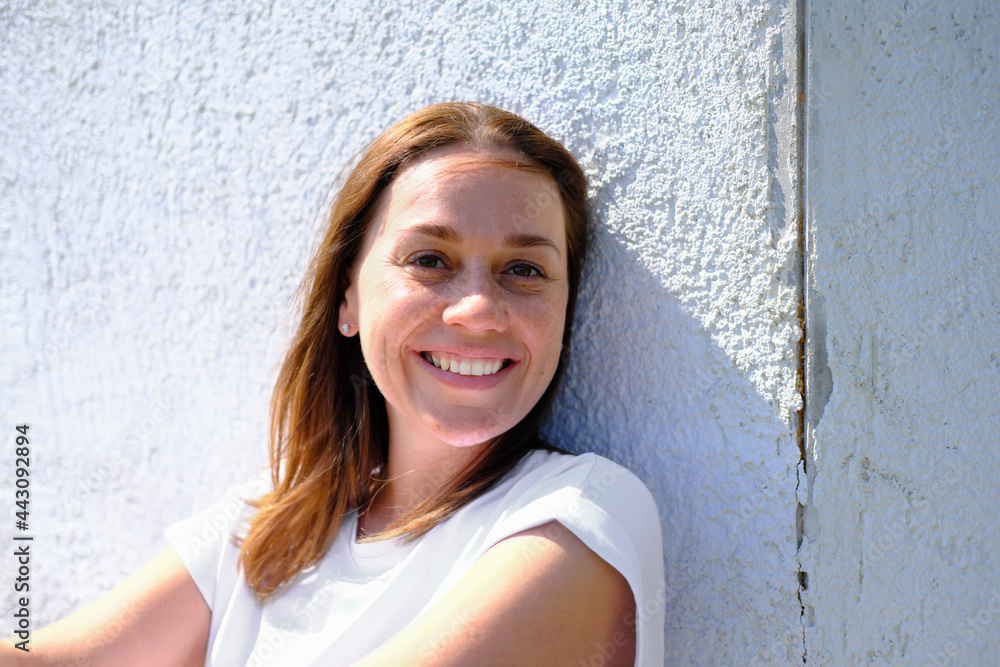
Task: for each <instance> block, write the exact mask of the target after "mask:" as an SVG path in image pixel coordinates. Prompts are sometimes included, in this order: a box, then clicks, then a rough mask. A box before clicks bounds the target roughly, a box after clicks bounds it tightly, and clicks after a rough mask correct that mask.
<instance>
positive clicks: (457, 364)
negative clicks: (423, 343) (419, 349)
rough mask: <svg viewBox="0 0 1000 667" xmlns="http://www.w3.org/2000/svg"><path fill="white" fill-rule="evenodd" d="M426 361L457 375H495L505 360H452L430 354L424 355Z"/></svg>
mask: <svg viewBox="0 0 1000 667" xmlns="http://www.w3.org/2000/svg"><path fill="white" fill-rule="evenodd" d="M424 359H426V360H427V361H429V362H431V363H432V364H434V365H435V366H437V367H438V368H440V369H441V370H443V371H448V372H449V373H455V374H456V375H476V376H482V375H493V374H494V373H496V372H498V371H499V370H500V369H501V368H503V365H504V361H505V360H504V359H497V360H496V361H489V360H483V359H451V358H448V357H439V356H438V355H436V354H431V353H429V352H425V353H424Z"/></svg>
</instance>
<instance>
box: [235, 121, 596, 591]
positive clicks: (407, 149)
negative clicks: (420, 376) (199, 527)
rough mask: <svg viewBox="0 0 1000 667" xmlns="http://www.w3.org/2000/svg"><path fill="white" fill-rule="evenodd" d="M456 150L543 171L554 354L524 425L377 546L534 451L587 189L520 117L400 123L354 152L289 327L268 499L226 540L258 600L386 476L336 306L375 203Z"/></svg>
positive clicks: (382, 441)
mask: <svg viewBox="0 0 1000 667" xmlns="http://www.w3.org/2000/svg"><path fill="white" fill-rule="evenodd" d="M458 144H463V145H469V146H472V147H477V148H483V149H512V150H513V151H516V152H517V153H519V156H520V157H519V159H518V160H517V163H518V168H527V169H532V170H537V171H538V172H540V173H544V174H548V175H549V176H550V177H551V178H552V179H553V180H554V181H555V183H556V185H557V186H558V189H559V193H560V196H561V199H562V205H563V211H564V213H565V219H566V238H567V246H568V250H569V252H568V255H569V256H568V265H569V266H568V268H569V302H568V305H567V308H566V324H565V328H564V335H563V353H562V354H561V355H560V359H559V364H558V367H557V369H556V372H555V375H554V377H553V379H552V382H551V384H550V385H549V386H548V388H547V389H546V391H545V392H544V393H543V394H542V397H541V398H540V399H539V401H538V403H537V404H536V405H535V407H534V408H533V409H532V410H531V411H530V412H529V413H528V415H527V416H525V417H524V419H522V420H521V421H520V422H519V423H518V424H517V425H515V426H514V427H513V428H511V429H510V430H509V431H507V432H506V433H504V434H503V435H500V436H499V437H497V438H496V439H495V440H494V442H493V443H491V445H490V446H489V447H486V448H483V452H482V454H480V455H479V456H478V457H477V458H476V459H475V460H474V461H472V462H471V463H470V464H468V465H467V466H466V467H465V468H464V469H462V470H459V471H456V474H455V476H454V478H453V480H454V481H453V482H452V483H451V484H449V485H445V486H443V487H442V489H441V490H439V491H438V492H437V493H432V494H428V495H429V497H428V498H427V499H425V500H424V501H422V502H421V503H420V504H418V505H417V506H416V507H414V508H413V509H412V510H411V511H410V512H408V513H407V514H406V515H405V516H403V517H402V518H400V519H399V520H397V521H396V522H394V523H393V524H391V525H389V526H388V527H387V528H386V529H385V530H384V531H383V532H382V533H381V534H380V535H379V536H378V537H379V538H389V537H402V538H404V539H416V538H418V537H419V536H421V535H423V534H424V533H426V532H427V531H428V530H430V529H431V528H433V527H434V526H436V525H438V524H439V523H441V522H442V521H444V520H445V519H447V518H448V517H449V516H451V515H452V514H454V513H455V512H456V511H458V510H459V509H460V508H461V507H463V506H464V505H466V504H467V503H469V502H470V501H472V500H474V499H475V498H476V497H478V496H479V495H481V494H482V493H484V492H485V491H486V490H488V489H489V488H490V487H491V486H492V485H494V484H495V483H496V482H497V481H499V480H500V479H501V478H502V477H503V476H504V475H505V474H506V473H507V472H509V471H510V470H511V469H512V468H513V467H514V466H515V465H516V464H517V462H518V461H519V460H520V459H521V458H522V457H523V456H524V455H525V454H526V453H527V452H529V451H530V450H532V449H536V448H544V447H546V445H545V444H544V443H543V442H542V441H541V440H540V439H539V436H538V430H539V427H540V425H541V422H542V418H543V417H544V415H545V413H546V411H547V410H548V408H549V405H550V404H551V402H552V399H553V397H554V395H555V392H556V388H557V386H558V384H559V380H560V379H561V377H562V375H563V373H564V372H565V366H566V362H567V359H568V354H567V352H568V350H569V343H570V333H571V325H572V321H573V311H574V308H575V305H576V293H577V287H578V285H579V281H580V269H581V266H582V263H583V256H584V252H585V247H586V236H587V233H586V230H587V220H588V217H589V205H588V202H587V180H586V177H585V176H584V173H583V171H582V170H581V169H580V166H579V165H578V164H577V162H576V160H575V159H574V158H573V156H572V155H571V154H570V153H569V151H567V150H566V149H565V148H563V146H562V145H560V144H559V142H557V141H555V140H554V139H552V138H550V137H548V136H547V135H545V134H544V133H543V132H542V131H541V130H539V129H538V128H536V127H535V126H534V125H532V124H531V123H529V122H528V121H526V120H524V119H523V118H521V117H519V116H517V115H515V114H513V113H510V112H508V111H504V110H502V109H498V108H496V107H494V106H490V105H487V104H480V103H468V102H453V103H444V104H435V105H432V106H429V107H427V108H425V109H422V110H420V111H417V112H416V113H413V114H411V115H409V116H407V117H405V118H403V119H402V120H400V121H399V122H397V123H396V124H395V125H393V126H392V127H390V128H389V129H388V130H386V131H385V132H383V133H382V134H381V135H379V136H378V137H376V138H375V139H374V140H373V141H372V142H371V143H370V144H369V145H368V147H367V148H366V149H365V150H364V151H363V152H362V153H361V155H360V158H359V159H358V161H357V164H356V165H355V167H354V168H353V169H352V170H351V172H350V173H349V174H348V176H347V178H346V180H345V182H344V185H343V187H342V188H341V189H340V192H339V193H338V194H337V196H336V198H335V199H334V201H333V204H332V206H331V208H330V212H329V215H328V216H327V218H326V227H325V232H324V233H323V236H322V240H321V242H320V245H319V248H318V250H317V252H316V255H315V257H313V259H312V263H311V265H310V267H309V270H308V272H307V273H306V276H305V278H304V280H303V282H302V285H301V286H300V296H301V299H302V314H301V320H300V321H299V322H298V327H297V330H296V332H295V334H294V337H293V339H292V341H291V344H290V346H289V349H288V352H287V354H286V356H285V359H284V362H283V364H282V366H281V371H280V373H279V376H278V379H277V382H276V384H275V387H274V394H273V395H272V398H271V417H270V447H269V452H270V469H271V481H272V490H271V491H270V492H269V493H267V494H265V495H264V496H262V497H261V498H259V499H257V500H255V501H252V502H251V505H253V506H254V507H256V508H257V512H256V513H255V514H254V516H253V518H252V519H251V521H250V524H249V527H248V529H247V532H246V535H245V536H244V537H242V538H241V539H239V544H240V555H239V565H240V568H241V569H242V571H243V576H244V578H245V580H246V582H247V585H248V586H250V588H251V589H253V590H254V591H255V593H256V594H257V596H258V597H259V598H260V599H266V598H268V597H269V596H270V595H271V594H273V593H274V592H275V590H277V589H278V588H279V587H280V586H281V585H282V584H284V583H286V582H288V581H290V580H291V579H292V578H293V577H295V575H297V574H298V573H299V572H301V571H302V570H303V569H304V568H306V567H309V566H311V565H313V564H315V563H317V562H318V561H319V560H320V559H322V558H323V556H324V555H325V554H326V551H327V549H329V547H330V544H331V543H332V541H333V539H334V537H335V536H336V534H337V531H338V530H339V529H340V525H341V522H342V520H343V517H344V515H345V513H347V512H349V511H350V510H352V509H354V508H363V507H365V505H366V504H367V503H368V502H369V501H370V499H371V498H372V496H373V495H374V494H375V493H376V492H377V491H378V488H379V486H380V485H381V484H383V483H384V481H381V480H379V478H378V474H377V472H376V471H378V470H380V469H384V468H385V462H386V456H387V451H388V441H389V438H388V435H389V433H388V431H389V427H388V421H387V417H386V408H385V400H384V399H383V397H382V395H381V393H380V392H379V390H378V388H377V387H376V386H375V385H374V382H373V381H372V379H371V376H370V375H369V374H368V370H367V368H366V366H365V362H364V359H363V358H362V354H361V346H360V343H359V339H358V337H357V336H354V337H350V338H348V337H345V336H340V335H338V334H337V325H338V316H339V308H340V304H341V302H342V301H343V299H344V293H345V291H346V290H347V288H348V286H349V280H350V276H351V273H352V269H353V268H354V267H355V264H356V262H357V261H358V258H359V252H360V250H361V248H362V245H363V243H364V241H365V237H366V234H367V233H368V229H369V227H370V226H371V224H372V220H373V218H374V211H375V209H376V205H377V202H378V200H379V198H380V195H381V193H382V192H383V191H384V190H385V189H386V188H387V187H388V185H389V184H390V183H391V182H392V180H393V178H394V177H395V176H396V174H398V173H399V172H400V171H401V170H402V169H405V168H406V166H407V165H408V164H410V163H412V162H413V161H415V160H416V159H418V158H420V157H422V156H424V155H426V154H428V153H430V152H431V151H434V150H436V149H439V148H441V147H443V146H449V145H458Z"/></svg>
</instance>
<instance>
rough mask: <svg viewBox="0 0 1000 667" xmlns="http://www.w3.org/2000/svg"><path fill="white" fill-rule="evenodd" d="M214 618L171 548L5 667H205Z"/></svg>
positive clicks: (9, 644)
mask: <svg viewBox="0 0 1000 667" xmlns="http://www.w3.org/2000/svg"><path fill="white" fill-rule="evenodd" d="M211 619H212V614H211V611H210V610H209V608H208V605H207V604H206V603H205V600H204V598H202V596H201V592H200V591H199V590H198V587H197V585H195V583H194V580H193V579H191V575H190V574H188V571H187V569H186V568H185V567H184V564H183V563H182V562H181V559H180V558H179V557H178V556H177V553H176V552H175V551H174V550H173V548H172V547H167V548H166V549H164V550H163V551H161V552H160V553H159V555H157V556H156V557H155V558H154V559H153V560H151V561H150V562H149V563H147V564H146V565H145V566H143V568H142V569H141V570H139V571H138V572H136V573H135V574H133V575H132V576H131V577H129V578H128V579H127V580H125V581H124V582H123V583H122V584H120V585H118V586H116V587H115V588H114V589H112V590H111V591H110V592H109V593H107V594H106V595H104V596H103V597H101V598H100V599H99V600H97V601H96V602H94V603H92V604H90V605H88V606H87V607H84V608H83V609H81V610H80V611H78V612H76V613H74V614H72V615H70V616H68V617H67V618H65V619H63V620H61V621H59V622H57V623H54V624H52V625H50V626H48V627H46V628H43V629H42V630H39V631H38V632H35V633H32V635H31V639H30V643H29V644H28V648H29V649H30V650H29V652H27V653H25V652H24V651H21V650H19V649H15V648H14V642H15V641H17V640H6V641H4V642H3V643H2V646H0V664H2V665H5V666H7V665H67V664H87V665H92V666H95V667H98V666H103V665H143V666H147V665H148V666H155V665H202V664H204V660H205V649H206V647H207V645H208V633H209V627H210V624H211Z"/></svg>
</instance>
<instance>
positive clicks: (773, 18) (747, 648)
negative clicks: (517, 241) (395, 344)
mask: <svg viewBox="0 0 1000 667" xmlns="http://www.w3.org/2000/svg"><path fill="white" fill-rule="evenodd" d="M35 4H36V3H30V2H23V3H13V4H10V3H8V5H7V7H6V8H5V9H4V10H3V11H0V30H2V34H3V36H4V37H3V39H2V41H0V85H2V95H0V119H2V120H0V142H2V145H3V146H4V149H3V153H2V155H0V189H2V199H3V206H2V208H0V216H2V217H0V242H2V255H0V317H2V322H3V325H2V326H3V330H2V336H3V341H4V356H3V361H2V364H0V405H2V406H3V407H2V411H3V412H2V421H0V427H2V429H4V431H3V432H4V433H7V434H8V435H4V436H2V438H0V442H7V443H9V442H11V440H12V436H11V435H10V434H11V433H12V429H13V425H14V424H15V423H19V422H27V423H30V424H31V435H32V439H33V447H34V449H33V457H32V480H33V486H32V490H33V493H34V496H33V498H32V505H31V507H32V514H31V524H32V531H33V532H34V534H35V535H36V536H37V537H36V541H35V543H34V547H33V548H34V549H35V559H34V561H33V565H32V567H33V570H32V576H33V589H32V592H33V596H32V608H33V612H34V619H35V621H36V623H38V624H41V623H46V622H50V621H52V620H53V619H55V618H57V617H60V616H62V615H64V614H65V613H67V612H69V611H70V610H72V609H74V608H76V607H78V606H79V605H81V604H83V603H85V602H86V601H88V600H90V599H92V598H94V597H95V596H97V595H98V594H99V593H100V592H101V591H103V590H106V589H107V588H109V587H110V586H111V585H113V584H114V583H115V582H117V581H119V580H121V579H122V578H123V577H124V576H125V575H126V574H127V573H128V572H130V571H132V570H134V569H135V568H137V567H138V566H139V565H140V564H141V563H142V562H143V561H145V560H146V559H148V558H149V557H151V556H152V555H153V554H154V553H155V552H156V551H157V550H159V549H160V548H162V546H163V545H164V540H163V539H162V537H161V530H162V529H163V527H165V526H166V525H168V524H169V523H171V522H173V521H175V520H176V519H179V518H181V517H183V516H186V515H189V514H191V513H192V512H193V511H195V510H196V509H197V508H199V507H202V506H204V505H205V504H206V503H208V502H210V501H211V500H212V499H213V498H215V497H216V496H217V495H218V494H220V493H221V492H222V490H223V489H224V488H226V487H227V486H228V485H230V484H232V483H233V482H235V481H237V480H239V479H242V478H244V477H245V476H246V475H247V474H248V472H249V471H250V470H251V466H254V465H262V464H263V463H264V461H265V457H264V452H265V420H266V414H267V399H268V395H269V389H270V384H271V382H272V380H273V374H274V368H275V365H276V364H277V362H278V360H279V358H280V352H281V348H282V344H283V341H284V335H285V332H284V330H283V328H282V326H281V323H282V321H283V320H284V318H285V315H286V304H287V302H288V299H289V296H290V294H291V291H292V289H293V287H294V285H295V283H296V281H297V280H298V278H299V276H300V274H301V272H302V270H303V266H304V262H305V258H306V254H307V248H308V247H309V243H310V239H311V235H312V233H313V232H314V230H315V227H316V224H315V216H316V213H317V212H318V211H319V210H320V208H321V204H322V201H323V199H324V196H325V193H326V190H327V188H328V186H329V184H330V183H331V182H332V181H333V180H334V177H335V176H336V174H337V173H338V171H339V170H340V169H341V167H342V166H343V165H344V164H345V163H346V162H347V161H348V159H349V157H350V156H351V155H352V154H353V153H354V152H355V151H356V150H358V149H359V148H360V147H361V146H362V145H363V144H364V143H365V142H366V141H367V140H368V139H370V138H371V137H372V136H373V135H374V134H375V133H377V132H378V131H379V130H381V129H382V128H384V127H385V126H386V125H388V124H389V123H390V122H392V121H394V120H395V119H397V118H399V117H400V116H402V115H404V114H405V113H407V112H409V111H412V110H414V109H417V108H419V107H421V106H423V105H425V104H427V103H430V102H434V101H440V100H445V99H479V100H485V101H489V102H493V103H497V104H499V105H501V106H506V107H508V108H511V109H514V110H516V111H519V112H521V113H523V114H524V115H526V116H527V117H528V118H531V119H532V120H534V121H535V122H536V123H538V124H539V125H540V126H541V127H542V128H544V129H546V130H547V131H549V132H550V133H551V134H553V135H554V136H556V137H558V138H559V139H561V140H562V141H564V142H565V144H566V145H567V146H568V147H569V148H570V150H572V151H573V152H574V153H575V154H576V155H577V156H579V158H580V159H581V161H582V163H583V165H584V166H585V168H586V170H587V172H588V174H589V175H590V176H591V178H592V179H593V181H592V183H593V197H594V202H595V212H596V216H595V217H596V220H595V227H596V229H595V232H594V244H593V253H592V255H591V258H590V264H589V266H588V268H587V274H586V278H585V280H584V283H583V286H582V295H581V304H580V309H579V315H578V321H577V329H576V337H575V341H574V344H575V349H574V352H573V358H572V367H571V371H570V375H569V377H568V378H567V382H566V385H565V387H564V391H563V393H562V395H561V396H560V399H559V401H558V405H557V409H556V413H555V415H554V417H553V419H552V420H551V421H550V423H549V425H548V427H547V432H548V434H549V436H550V437H551V439H552V440H554V441H555V442H556V443H558V444H561V445H564V446H567V447H570V448H572V449H576V450H584V449H593V450H596V451H599V452H602V453H605V454H607V455H609V456H610V457H612V458H615V459H618V460H620V461H622V462H624V463H626V464H628V465H630V466H631V467H632V468H633V469H634V470H635V471H636V472H637V473H638V474H639V475H640V476H641V477H642V478H643V479H645V480H646V481H647V483H648V484H649V486H650V487H651V488H652V489H653V491H654V493H655V495H656V497H657V499H658V501H659V506H660V511H661V514H662V519H663V527H664V535H665V539H664V547H665V553H666V572H667V578H666V582H665V590H664V604H665V605H666V618H667V627H666V631H667V632H666V643H667V656H668V664H738V665H744V664H781V663H783V662H786V661H787V662H795V661H797V660H800V659H801V652H802V641H803V638H802V629H801V625H800V620H799V612H800V607H799V603H798V600H797V597H796V595H797V583H796V572H797V570H798V565H797V562H796V557H795V506H796V500H795V489H796V484H797V480H796V470H795V468H796V462H797V460H798V449H797V445H796V438H795V428H794V424H795V412H796V410H798V409H799V407H800V399H799V395H798V393H797V391H796V384H795V373H796V357H797V342H798V339H799V329H798V325H797V319H796V305H797V297H796V275H797V270H798V269H797V239H796V226H795V224H794V217H793V216H794V213H795V210H796V208H797V202H796V200H795V197H794V192H795V189H796V187H797V185H796V183H795V178H794V176H795V169H794V150H793V149H794V146H795V141H794V129H795V128H794V126H793V124H792V120H794V115H795V114H794V109H793V105H794V103H795V91H794V85H793V79H792V72H791V69H790V66H789V65H788V63H789V62H790V61H791V62H794V55H795V48H796V45H795V42H794V22H790V16H791V15H790V14H789V12H790V11H791V10H790V8H789V6H788V5H787V3H784V2H774V3H769V4H766V5H764V6H761V5H760V4H759V3H756V2H751V1H749V0H736V1H733V2H727V3H720V4H719V5H718V6H713V5H710V4H695V3H690V6H688V4H689V3H677V4H670V3H662V2H657V1H654V0H646V1H632V2H594V3H591V2H582V3H572V2H571V3H554V2H552V3H550V2H545V3H541V4H540V5H539V4H538V3H533V2H527V1H525V0H518V1H516V2H493V3H491V2H481V1H473V2H431V3H427V2H416V1H414V2H399V3H393V5H392V6H391V7H388V8H382V7H380V5H381V4H382V3H378V2H374V1H365V0H354V1H347V2H338V3H298V4H297V6H296V7H294V8H291V7H289V6H288V5H287V4H286V3H282V2H273V3H270V4H267V5H261V4H258V3H251V4H244V3H241V2H209V1H207V0H206V1H202V2H194V3H180V2H162V3H158V4H150V3H138V4H136V3H131V4H129V5H128V6H127V7H126V6H124V5H121V6H119V5H118V4H117V3H98V2H86V3H79V4H78V5H77V6H75V7H74V9H73V11H69V10H68V9H65V8H56V7H55V6H53V5H48V4H42V5H38V6H35ZM0 465H2V468H0V489H2V490H3V494H4V499H3V505H2V506H3V507H5V508H6V507H9V498H8V496H10V492H11V488H12V475H11V472H10V471H11V470H12V456H11V449H10V447H7V445H3V447H2V448H0ZM11 521H12V518H10V517H7V516H4V517H0V543H2V545H6V544H9V543H10V537H11V533H12V532H13V531H12V528H11ZM9 551H10V550H9V549H7V548H6V547H5V546H4V547H3V548H2V549H0V553H2V554H3V556H2V557H0V563H2V565H3V568H4V569H3V573H4V574H3V576H2V577H0V587H2V588H0V590H3V591H4V594H3V595H0V600H2V606H0V618H2V619H4V620H3V621H0V634H9V625H8V620H7V619H9V618H10V610H11V605H10V596H9V595H7V593H6V591H7V588H8V587H9V586H10V584H9V583H8V580H9V579H10V574H9V573H10V568H11V565H12V560H11V558H10V556H9Z"/></svg>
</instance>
